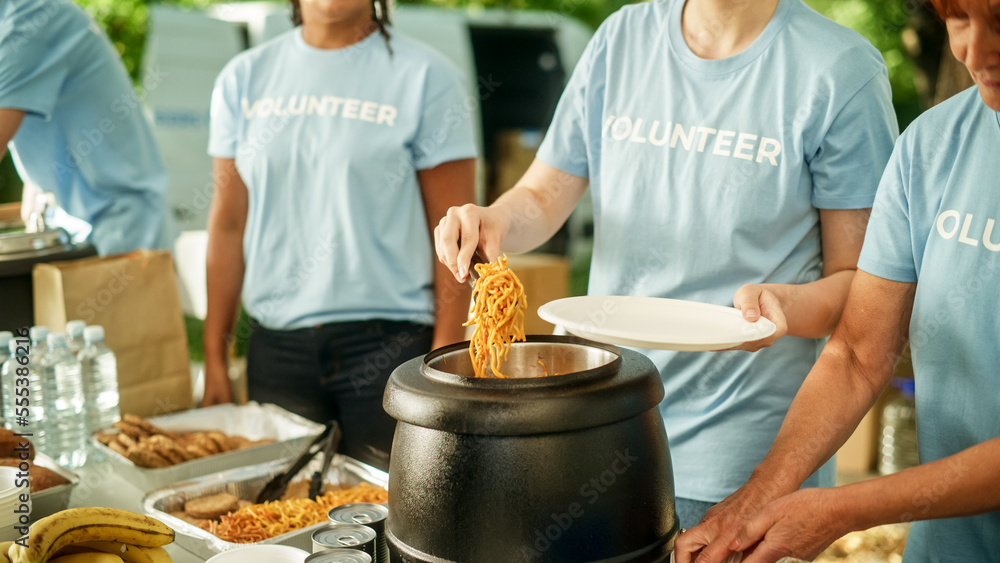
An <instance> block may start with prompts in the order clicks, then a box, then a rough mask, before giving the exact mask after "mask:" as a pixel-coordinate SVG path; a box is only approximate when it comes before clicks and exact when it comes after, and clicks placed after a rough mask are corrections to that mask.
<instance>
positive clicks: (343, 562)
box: [304, 548, 372, 563]
mask: <svg viewBox="0 0 1000 563" xmlns="http://www.w3.org/2000/svg"><path fill="white" fill-rule="evenodd" d="M304 563H372V556H371V555H368V554H367V553H365V552H364V551H358V550H356V549H346V548H333V549H328V550H326V551H320V552H318V553H313V554H312V555H310V556H309V557H306V560H305V562H304Z"/></svg>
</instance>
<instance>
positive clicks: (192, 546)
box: [142, 454, 389, 559]
mask: <svg viewBox="0 0 1000 563" xmlns="http://www.w3.org/2000/svg"><path fill="white" fill-rule="evenodd" d="M291 461H292V460H291V459H286V460H279V461H272V462H269V463H265V464H262V465H257V466H253V467H245V468H242V469H233V470H231V471H225V472H222V473H219V474H217V475H209V476H206V477H200V478H198V479H192V480H190V481H187V482H184V483H177V484H175V485H172V486H171V487H166V488H163V489H160V490H158V491H153V492H151V493H149V494H147V495H146V497H145V498H144V499H143V500H142V509H143V511H144V512H145V513H146V514H148V515H150V516H152V517H153V518H156V519H158V520H160V521H162V522H164V523H166V524H167V525H168V526H170V527H171V528H173V529H174V530H175V531H176V532H177V537H176V539H175V540H174V541H175V542H176V543H177V544H178V545H179V546H180V547H182V548H184V549H186V550H188V551H190V552H191V553H194V554H195V555H197V556H199V557H204V558H206V559H208V558H209V557H211V556H213V555H216V554H218V553H222V552H224V551H230V550H233V549H240V548H243V547H248V546H253V545H267V544H277V545H290V546H292V547H298V548H301V549H304V550H306V551H309V552H312V533H313V531H315V530H316V529H318V528H320V527H322V526H324V525H325V523H320V524H314V525H312V526H308V527H305V528H302V529H299V530H295V531H293V532H288V533H286V534H281V535H279V536H275V537H273V538H269V539H266V540H263V541H260V542H256V543H234V542H228V541H224V540H222V539H219V538H218V537H216V536H214V535H212V534H211V533H209V532H208V531H206V530H203V529H202V528H199V527H198V526H195V525H194V524H190V523H188V522H186V521H184V520H181V519H180V518H177V517H175V516H172V515H171V514H169V513H170V512H176V511H180V510H183V509H184V503H185V502H187V501H188V500H191V499H196V498H201V497H203V496H207V495H214V494H218V493H229V494H231V495H234V496H236V497H237V498H239V499H241V500H251V501H253V500H255V499H256V497H257V493H259V492H260V491H261V490H262V489H263V488H264V485H266V484H267V482H268V481H269V480H270V479H271V478H272V477H274V476H275V475H277V474H279V473H281V472H282V471H283V470H284V469H285V468H286V467H287V466H288V464H289V463H290V462H291ZM319 467H320V460H319V459H314V460H313V461H312V462H310V463H309V464H308V465H306V467H305V468H304V469H303V470H302V471H301V472H300V473H299V477H298V478H296V479H295V480H296V481H297V480H299V479H303V478H306V477H307V476H309V475H312V473H313V472H315V471H317V470H318V469H319ZM325 482H326V483H327V484H332V485H343V486H354V485H358V484H360V483H369V484H372V485H378V486H380V487H386V486H387V485H388V482H389V475H388V474H387V473H385V472H384V471H379V470H378V469H375V468H374V467H371V466H368V465H365V464H363V463H361V462H359V461H356V460H354V459H352V458H349V457H346V456H342V455H339V454H338V455H337V456H336V457H335V458H334V460H333V462H332V463H331V464H330V469H329V471H328V472H327V475H326V481H325Z"/></svg>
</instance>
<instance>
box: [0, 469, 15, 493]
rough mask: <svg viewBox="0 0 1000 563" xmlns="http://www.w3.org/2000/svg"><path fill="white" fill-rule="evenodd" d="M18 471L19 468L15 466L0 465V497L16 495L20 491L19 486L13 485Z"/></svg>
mask: <svg viewBox="0 0 1000 563" xmlns="http://www.w3.org/2000/svg"><path fill="white" fill-rule="evenodd" d="M19 471H20V469H18V468H16V467H7V466H6V465H3V466H0V498H6V497H9V496H11V495H13V496H17V493H19V492H20V488H18V487H15V486H14V485H15V483H16V482H17V474H18V472H19Z"/></svg>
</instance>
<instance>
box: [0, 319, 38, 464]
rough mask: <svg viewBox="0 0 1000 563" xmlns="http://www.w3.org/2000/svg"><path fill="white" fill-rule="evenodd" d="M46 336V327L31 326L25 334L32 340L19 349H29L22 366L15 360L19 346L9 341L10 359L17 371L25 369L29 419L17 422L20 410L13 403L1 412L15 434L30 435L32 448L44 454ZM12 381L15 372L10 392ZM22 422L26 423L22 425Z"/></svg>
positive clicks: (14, 382)
mask: <svg viewBox="0 0 1000 563" xmlns="http://www.w3.org/2000/svg"><path fill="white" fill-rule="evenodd" d="M48 335H49V329H48V328H47V327H44V326H33V327H31V329H30V330H29V331H28V338H29V340H31V344H30V346H27V347H26V346H22V347H20V348H21V350H22V351H23V350H24V349H25V348H28V361H27V363H25V364H22V363H21V362H19V361H17V359H16V358H15V354H17V352H18V346H14V345H13V344H14V343H15V342H16V340H15V341H11V344H12V346H11V348H10V351H11V360H12V361H14V362H16V363H17V366H16V367H17V368H22V367H24V368H28V395H27V399H28V407H27V408H28V416H26V417H23V418H24V419H26V420H20V417H18V416H17V412H18V410H19V409H21V408H23V407H17V406H16V405H15V404H14V403H10V404H9V405H6V404H5V407H6V408H7V410H6V411H4V413H5V415H6V416H7V423H8V424H9V425H10V429H11V430H14V431H15V432H23V433H26V434H30V435H31V436H30V438H31V441H32V443H34V445H35V448H36V449H39V450H43V451H44V450H45V448H46V447H47V444H48V435H49V433H48V429H49V424H48V419H47V418H46V416H45V412H46V396H45V373H44V370H43V367H42V360H43V359H44V357H45V355H46V353H47V352H48V349H49V347H48V345H47V343H46V339H47V338H48ZM11 366H12V367H14V364H13V363H11ZM15 378H16V371H15V372H14V376H11V379H10V385H11V388H12V389H16V387H15V384H16V381H15ZM22 412H23V411H22ZM22 422H23V423H26V424H22Z"/></svg>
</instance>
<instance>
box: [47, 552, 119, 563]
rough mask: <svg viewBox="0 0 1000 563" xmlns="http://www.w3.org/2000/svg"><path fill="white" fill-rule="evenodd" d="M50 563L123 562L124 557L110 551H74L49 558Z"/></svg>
mask: <svg viewBox="0 0 1000 563" xmlns="http://www.w3.org/2000/svg"><path fill="white" fill-rule="evenodd" d="M49 563H122V558H121V557H118V556H117V555H112V554H110V553H96V552H93V551H92V552H90V553H74V554H72V555H61V556H59V557H56V558H55V559H49Z"/></svg>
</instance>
